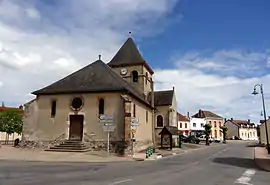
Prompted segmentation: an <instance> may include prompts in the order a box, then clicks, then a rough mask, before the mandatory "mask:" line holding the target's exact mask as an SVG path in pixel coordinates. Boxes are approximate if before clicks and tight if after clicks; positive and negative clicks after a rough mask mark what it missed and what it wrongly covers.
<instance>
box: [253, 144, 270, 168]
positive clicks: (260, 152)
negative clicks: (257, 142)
mask: <svg viewBox="0 0 270 185" xmlns="http://www.w3.org/2000/svg"><path fill="white" fill-rule="evenodd" d="M254 159H255V163H256V164H257V165H258V166H259V167H260V168H261V169H263V170H266V171H270V155H269V154H268V153H267V150H266V149H265V147H255V148H254Z"/></svg>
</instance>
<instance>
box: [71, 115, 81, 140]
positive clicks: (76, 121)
mask: <svg viewBox="0 0 270 185" xmlns="http://www.w3.org/2000/svg"><path fill="white" fill-rule="evenodd" d="M69 120H70V126H69V140H75V141H82V137H83V120H84V116H83V115H70V116H69Z"/></svg>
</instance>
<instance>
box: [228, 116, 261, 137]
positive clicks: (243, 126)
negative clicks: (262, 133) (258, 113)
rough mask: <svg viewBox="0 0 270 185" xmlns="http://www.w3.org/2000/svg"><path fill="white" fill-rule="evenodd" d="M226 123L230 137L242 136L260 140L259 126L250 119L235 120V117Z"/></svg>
mask: <svg viewBox="0 0 270 185" xmlns="http://www.w3.org/2000/svg"><path fill="white" fill-rule="evenodd" d="M224 125H225V126H226V127H227V128H228V132H227V137H228V138H235V136H236V137H238V138H241V139H243V140H258V136H257V128H256V126H255V124H254V123H251V122H250V120H235V119H233V118H231V119H228V120H226V121H225V123H224Z"/></svg>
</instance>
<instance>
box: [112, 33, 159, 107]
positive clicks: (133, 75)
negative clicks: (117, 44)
mask: <svg viewBox="0 0 270 185" xmlns="http://www.w3.org/2000/svg"><path fill="white" fill-rule="evenodd" d="M108 65H109V66H110V67H111V68H113V69H114V70H115V71H116V72H117V73H118V74H119V75H121V76H122V78H123V79H125V80H126V81H127V82H128V83H130V84H131V85H132V86H133V87H135V88H137V89H138V90H139V91H140V92H142V93H144V94H145V97H146V98H147V99H148V100H149V101H151V102H152V100H151V94H152V93H153V92H154V88H153V87H154V85H153V80H152V76H153V74H154V72H153V70H152V68H151V67H150V66H149V65H148V63H147V62H146V61H145V60H144V59H143V57H142V55H141V53H140V52H139V50H138V48H137V46H136V44H135V43H134V41H133V39H132V37H131V32H129V37H128V39H127V40H126V41H125V43H124V44H123V45H122V47H121V48H120V49H119V50H118V52H117V53H116V54H115V56H114V57H113V58H112V60H111V61H110V62H109V63H108Z"/></svg>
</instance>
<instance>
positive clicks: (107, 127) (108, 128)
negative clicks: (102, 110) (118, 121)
mask: <svg viewBox="0 0 270 185" xmlns="http://www.w3.org/2000/svg"><path fill="white" fill-rule="evenodd" d="M99 122H100V123H102V124H103V125H102V129H103V131H104V132H107V136H108V137H107V152H108V154H109V153H110V132H113V131H114V129H115V127H116V126H115V122H114V116H113V115H106V114H101V115H100V116H99Z"/></svg>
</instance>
